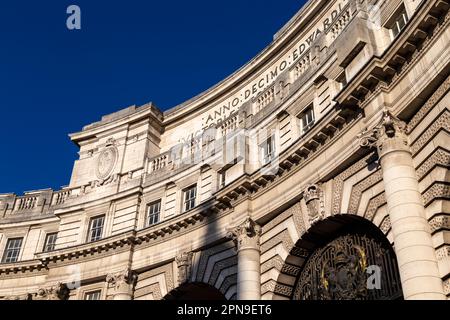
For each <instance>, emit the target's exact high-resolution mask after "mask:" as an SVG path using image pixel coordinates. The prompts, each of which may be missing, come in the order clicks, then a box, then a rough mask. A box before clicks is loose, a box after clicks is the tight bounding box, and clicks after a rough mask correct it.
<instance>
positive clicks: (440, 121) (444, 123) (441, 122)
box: [411, 109, 450, 155]
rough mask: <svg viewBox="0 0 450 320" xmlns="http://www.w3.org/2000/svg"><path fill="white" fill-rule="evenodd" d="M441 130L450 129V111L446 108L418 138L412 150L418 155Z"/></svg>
mask: <svg viewBox="0 0 450 320" xmlns="http://www.w3.org/2000/svg"><path fill="white" fill-rule="evenodd" d="M441 130H447V132H449V131H450V112H449V111H448V110H447V109H446V110H445V111H444V112H443V113H442V114H441V115H440V116H439V118H437V119H436V120H435V121H433V123H432V124H431V126H430V127H429V128H427V130H426V131H425V132H424V133H423V134H421V135H420V137H419V139H418V140H416V141H415V142H414V143H413V144H412V146H411V151H412V153H413V154H414V155H416V154H417V153H418V152H419V151H420V150H421V149H422V148H423V147H424V146H425V145H426V144H427V143H429V141H430V140H431V139H432V138H433V137H434V136H435V135H436V133H438V132H439V131H441Z"/></svg>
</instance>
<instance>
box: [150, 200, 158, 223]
mask: <svg viewBox="0 0 450 320" xmlns="http://www.w3.org/2000/svg"><path fill="white" fill-rule="evenodd" d="M160 213H161V200H159V201H156V202H153V203H151V204H149V205H148V207H147V226H152V225H154V224H157V223H158V222H159V216H160Z"/></svg>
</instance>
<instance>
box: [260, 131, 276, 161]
mask: <svg viewBox="0 0 450 320" xmlns="http://www.w3.org/2000/svg"><path fill="white" fill-rule="evenodd" d="M260 148H261V159H262V164H263V165H266V164H268V163H270V162H272V160H273V159H275V157H276V152H277V146H276V138H275V135H271V136H270V137H268V138H267V139H266V141H264V143H263V144H261V145H260Z"/></svg>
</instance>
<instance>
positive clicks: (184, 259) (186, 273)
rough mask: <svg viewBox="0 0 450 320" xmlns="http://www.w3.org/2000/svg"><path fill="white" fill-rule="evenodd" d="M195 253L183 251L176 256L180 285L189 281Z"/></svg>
mask: <svg viewBox="0 0 450 320" xmlns="http://www.w3.org/2000/svg"><path fill="white" fill-rule="evenodd" d="M193 255H194V254H193V253H192V252H182V253H179V254H177V255H176V257H175V262H176V264H177V267H178V283H179V284H180V285H182V284H185V283H187V282H188V281H189V278H190V276H191V265H192V257H193Z"/></svg>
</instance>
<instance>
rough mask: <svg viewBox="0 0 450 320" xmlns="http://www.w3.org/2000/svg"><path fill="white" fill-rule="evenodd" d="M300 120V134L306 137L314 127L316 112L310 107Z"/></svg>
mask: <svg viewBox="0 0 450 320" xmlns="http://www.w3.org/2000/svg"><path fill="white" fill-rule="evenodd" d="M299 118H300V134H301V135H304V134H305V133H307V132H308V131H309V130H310V129H311V128H312V127H313V126H314V121H315V120H314V110H313V108H312V107H309V108H308V109H306V111H304V112H303V113H302V114H300V116H299Z"/></svg>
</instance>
